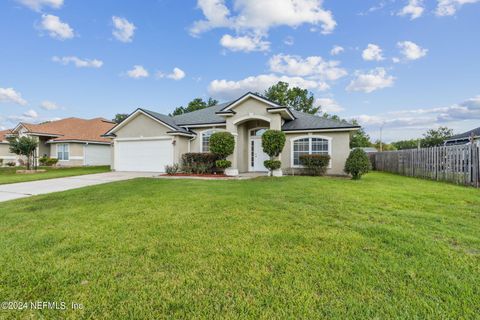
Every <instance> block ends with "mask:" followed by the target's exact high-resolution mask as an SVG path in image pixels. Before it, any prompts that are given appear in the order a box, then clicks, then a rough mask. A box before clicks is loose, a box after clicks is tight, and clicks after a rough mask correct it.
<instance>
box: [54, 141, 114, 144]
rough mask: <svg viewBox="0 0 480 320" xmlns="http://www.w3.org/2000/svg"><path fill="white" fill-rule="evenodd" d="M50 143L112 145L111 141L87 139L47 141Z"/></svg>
mask: <svg viewBox="0 0 480 320" xmlns="http://www.w3.org/2000/svg"><path fill="white" fill-rule="evenodd" d="M45 143H48V144H60V143H84V144H102V145H110V144H112V143H111V142H97V141H87V140H60V141H58V140H57V141H47V142H45Z"/></svg>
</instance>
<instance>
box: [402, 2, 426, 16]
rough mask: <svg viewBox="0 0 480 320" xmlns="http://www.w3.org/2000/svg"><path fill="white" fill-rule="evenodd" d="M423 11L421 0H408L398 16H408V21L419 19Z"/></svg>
mask: <svg viewBox="0 0 480 320" xmlns="http://www.w3.org/2000/svg"><path fill="white" fill-rule="evenodd" d="M424 11H425V7H424V4H423V0H408V3H407V5H406V6H405V7H403V8H402V10H400V12H398V15H399V16H410V20H414V19H417V18H420V17H421V16H422V14H423V12H424Z"/></svg>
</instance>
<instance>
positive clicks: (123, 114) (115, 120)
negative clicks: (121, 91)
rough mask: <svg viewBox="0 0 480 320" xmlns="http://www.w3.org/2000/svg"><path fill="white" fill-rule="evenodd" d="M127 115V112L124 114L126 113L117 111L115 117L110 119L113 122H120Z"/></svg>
mask: <svg viewBox="0 0 480 320" xmlns="http://www.w3.org/2000/svg"><path fill="white" fill-rule="evenodd" d="M127 117H128V114H126V113H117V114H116V115H115V118H113V119H112V121H113V122H115V123H120V122H122V121H123V120H125V119H126V118H127Z"/></svg>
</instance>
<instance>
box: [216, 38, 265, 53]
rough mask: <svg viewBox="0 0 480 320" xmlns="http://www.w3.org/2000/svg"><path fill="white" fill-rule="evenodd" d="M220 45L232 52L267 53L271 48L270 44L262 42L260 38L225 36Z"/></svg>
mask: <svg viewBox="0 0 480 320" xmlns="http://www.w3.org/2000/svg"><path fill="white" fill-rule="evenodd" d="M220 44H221V45H222V46H223V47H224V48H227V49H229V50H231V51H243V52H252V51H267V50H268V49H269V48H270V42H268V41H264V40H262V38H261V37H259V36H254V37H250V36H238V37H234V36H231V35H229V34H225V35H224V36H223V37H222V38H221V39H220Z"/></svg>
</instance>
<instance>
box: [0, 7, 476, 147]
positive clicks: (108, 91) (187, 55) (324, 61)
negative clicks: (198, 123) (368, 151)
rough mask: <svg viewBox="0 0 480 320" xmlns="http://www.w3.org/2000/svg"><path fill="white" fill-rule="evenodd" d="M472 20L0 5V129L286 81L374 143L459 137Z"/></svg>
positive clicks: (469, 74)
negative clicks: (441, 130)
mask: <svg viewBox="0 0 480 320" xmlns="http://www.w3.org/2000/svg"><path fill="white" fill-rule="evenodd" d="M465 2H469V3H465ZM479 17H480V0H469V1H464V0H424V1H422V0H362V1H352V0H350V1H333V0H325V1H321V0H275V1H273V0H270V1H269V0H263V1H261V0H233V1H222V0H199V1H198V2H197V1H194V0H191V1H190V0H183V1H173V0H156V1H155V0H142V1H133V0H132V1H127V0H124V1H118V0H117V1H114V0H102V1H88V0H83V1H78V0H4V1H2V2H0V41H1V42H0V43H1V44H2V45H1V46H0V128H1V127H3V128H9V127H12V126H14V125H15V124H16V123H18V121H25V122H39V121H45V120H51V119H57V118H63V117H69V116H76V117H85V118H92V117H98V116H101V117H106V118H112V117H113V115H114V114H115V113H129V112H131V111H132V110H134V109H135V108H136V107H145V108H151V109H153V110H155V111H158V112H163V113H168V112H171V111H172V110H173V109H174V108H175V107H177V106H180V105H185V104H187V103H188V101H190V100H191V99H193V98H195V97H203V98H207V97H209V96H213V97H215V98H217V99H219V100H221V101H224V100H229V99H234V98H235V97H237V96H238V95H240V94H241V93H243V92H245V91H248V90H254V91H259V92H262V91H263V90H264V89H265V88H266V87H268V86H269V85H271V84H273V83H275V82H276V81H278V80H285V81H288V82H290V83H291V84H293V85H299V86H302V87H305V88H307V89H309V90H310V91H312V92H313V93H314V94H315V97H316V98H318V99H319V100H318V103H320V104H321V105H322V106H323V109H324V110H326V111H328V112H331V113H336V114H339V115H340V116H342V117H345V118H352V117H354V118H356V119H359V120H360V122H361V123H362V124H363V125H364V126H365V128H366V129H367V131H368V132H369V133H370V134H371V136H372V137H373V138H374V139H375V138H378V135H379V128H380V127H383V132H384V138H385V139H386V140H394V139H401V138H410V137H415V136H419V135H420V134H421V133H422V132H424V131H425V130H426V129H428V128H433V127H438V126H439V125H447V126H449V127H452V128H453V129H455V131H456V132H461V131H465V130H469V129H472V128H474V127H478V126H480V63H479V60H478V57H480V41H479V40H480V39H479V38H480V35H479V32H478V30H480V19H479ZM334 48H336V50H333V49H334Z"/></svg>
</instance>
